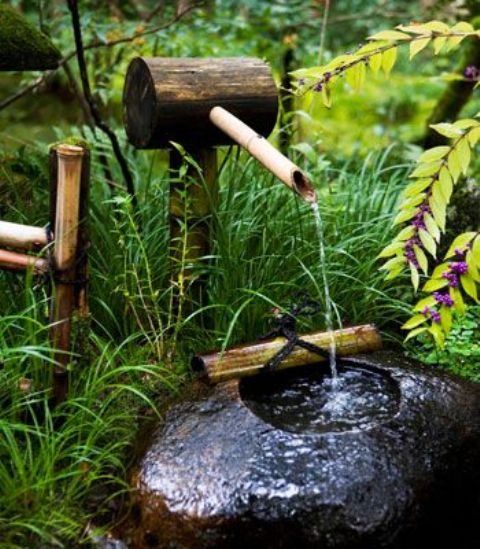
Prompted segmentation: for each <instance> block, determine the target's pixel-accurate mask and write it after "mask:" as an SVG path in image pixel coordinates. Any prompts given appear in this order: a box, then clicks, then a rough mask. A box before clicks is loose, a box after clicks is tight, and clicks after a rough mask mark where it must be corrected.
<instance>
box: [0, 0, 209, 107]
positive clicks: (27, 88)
mask: <svg viewBox="0 0 480 549" xmlns="http://www.w3.org/2000/svg"><path fill="white" fill-rule="evenodd" d="M203 4H204V2H198V3H196V4H193V5H192V6H191V7H190V8H189V9H188V10H186V11H184V12H183V13H181V14H177V15H176V16H175V17H173V18H172V19H170V21H168V22H167V23H164V24H163V25H158V26H156V27H153V28H151V29H147V30H144V31H140V32H135V33H134V34H132V35H131V36H124V37H122V38H118V39H116V40H110V41H107V42H99V41H98V40H93V41H92V42H89V43H88V44H87V45H85V46H84V48H83V51H84V52H85V51H87V50H92V49H96V48H110V47H113V46H116V45H117V44H123V43H128V42H133V41H134V40H136V39H137V38H141V37H143V36H147V35H149V34H154V33H156V32H160V31H162V30H166V29H168V28H169V27H171V26H172V25H174V24H175V23H177V22H178V21H179V20H180V19H183V18H184V17H185V15H187V14H188V13H189V12H191V11H192V10H194V9H196V8H199V7H201V6H202V5H203ZM76 54H77V51H76V50H74V51H71V52H69V53H67V55H65V57H63V58H62V59H60V61H59V62H58V68H57V69H55V70H52V71H48V72H45V73H44V74H42V75H41V76H39V77H38V78H36V79H35V80H33V81H32V82H31V83H30V84H27V85H26V86H25V87H24V88H22V89H21V90H19V91H17V92H15V93H14V94H13V95H11V96H10V97H7V98H6V99H4V100H3V101H1V102H0V111H1V110H2V109H5V108H6V107H8V106H9V105H11V104H12V103H14V102H15V101H17V99H20V98H22V97H23V96H25V95H27V94H28V93H29V92H31V91H33V90H35V89H36V88H38V87H39V86H41V85H42V84H43V83H44V82H46V81H47V80H48V79H49V78H50V77H51V76H53V75H54V74H55V73H56V71H57V70H58V69H60V68H61V67H62V66H63V65H64V63H66V62H67V61H70V59H72V58H73V57H75V55H76Z"/></svg>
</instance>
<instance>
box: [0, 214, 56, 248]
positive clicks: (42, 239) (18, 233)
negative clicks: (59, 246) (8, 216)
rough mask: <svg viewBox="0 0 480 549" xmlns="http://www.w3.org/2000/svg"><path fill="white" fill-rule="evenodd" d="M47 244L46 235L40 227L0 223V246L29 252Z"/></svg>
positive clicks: (6, 222)
mask: <svg viewBox="0 0 480 549" xmlns="http://www.w3.org/2000/svg"><path fill="white" fill-rule="evenodd" d="M47 244H48V241H47V233H46V231H45V229H43V228H42V227H32V226H30V225H21V224H20V223H10V222H9V221H0V245H1V246H10V247H12V248H20V249H22V250H31V249H33V248H41V247H43V246H46V245H47Z"/></svg>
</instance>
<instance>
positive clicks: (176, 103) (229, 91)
mask: <svg viewBox="0 0 480 549" xmlns="http://www.w3.org/2000/svg"><path fill="white" fill-rule="evenodd" d="M123 102H124V119H125V126H126V131H127V136H128V138H129V140H130V142H131V143H132V145H134V146H135V147H137V148H138V149H161V148H170V141H175V142H178V143H181V144H182V145H184V146H186V147H187V148H189V147H193V148H198V147H204V148H206V147H212V146H215V145H230V144H231V143H232V141H231V140H230V138H229V137H228V136H227V135H225V134H224V133H223V132H222V131H220V130H219V129H218V128H216V127H215V126H214V125H213V124H212V123H211V122H210V120H209V114H210V111H211V110H212V108H213V107H215V106H217V105H218V106H220V107H224V108H226V109H227V110H229V111H230V112H231V113H233V114H234V115H235V116H237V117H238V118H240V119H241V120H243V121H244V122H245V123H246V124H248V125H249V126H252V128H253V129H254V130H255V131H256V132H258V133H260V134H262V135H269V134H270V132H271V131H272V129H273V127H274V126H275V122H276V120H277V112H278V94H277V89H276V86H275V82H274V80H273V78H272V74H271V71H270V68H269V67H268V65H267V64H266V63H264V62H263V61H261V60H260V59H255V58H245V57H233V58H219V59H214V58H206V59H192V58H162V57H150V58H146V57H138V58H136V59H134V60H133V61H132V62H131V63H130V66H129V68H128V72H127V76H126V80H125V88H124V93H123Z"/></svg>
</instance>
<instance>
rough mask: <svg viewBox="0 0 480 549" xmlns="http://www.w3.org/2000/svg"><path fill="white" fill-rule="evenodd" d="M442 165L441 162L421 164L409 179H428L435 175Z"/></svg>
mask: <svg viewBox="0 0 480 549" xmlns="http://www.w3.org/2000/svg"><path fill="white" fill-rule="evenodd" d="M441 165H442V163H441V162H431V163H430V164H421V165H420V166H418V167H417V168H416V169H415V170H414V171H413V172H412V173H411V174H410V177H428V176H429V175H433V174H434V173H437V171H438V170H439V169H440V166H441Z"/></svg>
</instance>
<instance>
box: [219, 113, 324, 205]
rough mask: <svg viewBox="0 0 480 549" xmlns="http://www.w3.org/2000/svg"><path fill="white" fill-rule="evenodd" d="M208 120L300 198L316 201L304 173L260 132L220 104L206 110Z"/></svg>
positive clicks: (313, 191) (313, 190)
mask: <svg viewBox="0 0 480 549" xmlns="http://www.w3.org/2000/svg"><path fill="white" fill-rule="evenodd" d="M210 121H211V122H212V123H213V124H214V125H215V126H217V128H219V129H220V130H222V131H223V132H224V133H226V134H227V135H228V136H229V137H230V138H231V139H233V141H235V142H236V143H238V144H239V145H240V146H242V147H243V148H244V149H245V150H246V151H247V152H248V153H249V154H251V155H252V156H253V157H254V158H256V159H257V160H258V161H259V162H260V163H261V164H263V166H265V168H267V170H269V171H270V172H272V173H273V174H274V175H275V176H276V177H278V178H279V179H280V181H282V182H283V183H285V185H287V187H289V188H290V189H292V190H293V191H295V192H296V193H297V194H299V195H300V196H301V197H302V198H303V199H304V200H306V201H307V202H316V200H317V198H316V194H315V189H314V188H313V186H312V184H311V183H310V181H309V179H308V177H307V176H306V175H305V173H304V172H303V171H302V170H301V169H300V168H299V167H298V166H297V165H296V164H294V163H293V162H292V161H291V160H289V159H288V158H287V157H286V156H284V155H283V154H282V153H281V152H280V151H278V150H277V149H276V148H275V147H274V146H273V145H271V144H270V143H269V142H268V141H267V140H266V139H265V138H264V137H263V136H262V135H259V134H258V133H257V132H256V131H254V130H252V128H250V127H249V126H247V125H246V124H245V123H243V122H242V121H241V120H240V119H238V118H237V117H236V116H234V115H233V114H231V113H230V112H228V111H227V110H225V109H224V108H223V107H214V108H213V109H212V110H211V111H210Z"/></svg>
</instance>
